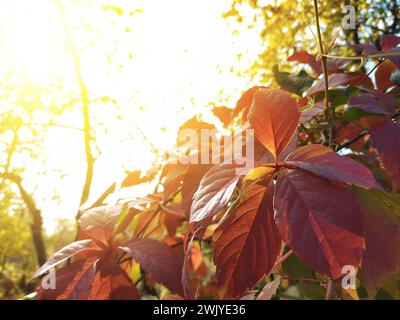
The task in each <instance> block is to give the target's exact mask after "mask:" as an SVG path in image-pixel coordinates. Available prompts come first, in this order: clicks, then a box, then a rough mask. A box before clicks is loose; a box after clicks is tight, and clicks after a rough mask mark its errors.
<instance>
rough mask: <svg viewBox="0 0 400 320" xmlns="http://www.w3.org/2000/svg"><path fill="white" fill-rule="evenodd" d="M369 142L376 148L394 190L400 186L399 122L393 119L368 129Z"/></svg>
mask: <svg viewBox="0 0 400 320" xmlns="http://www.w3.org/2000/svg"><path fill="white" fill-rule="evenodd" d="M370 137H371V143H372V145H373V146H374V147H375V148H377V149H378V153H379V158H380V160H381V162H382V165H383V167H384V168H385V169H386V170H387V172H388V173H389V174H390V176H391V178H392V182H393V187H394V189H395V190H398V189H399V188H400V124H398V123H396V122H393V121H390V120H389V121H386V122H385V123H383V124H381V125H379V126H376V127H375V128H373V129H372V130H371V131H370Z"/></svg>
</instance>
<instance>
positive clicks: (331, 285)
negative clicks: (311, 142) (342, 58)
mask: <svg viewBox="0 0 400 320" xmlns="http://www.w3.org/2000/svg"><path fill="white" fill-rule="evenodd" d="M314 12H315V24H316V27H317V35H318V46H319V53H320V55H321V60H322V72H323V73H324V84H325V117H326V121H327V122H328V124H329V123H331V125H330V132H329V147H331V146H332V140H333V131H334V126H335V123H334V120H335V110H331V108H330V106H329V81H328V66H327V59H328V57H327V56H326V54H325V50H324V46H323V44H322V36H321V27H320V24H319V12H318V1H317V0H314ZM330 112H331V113H332V119H331V118H330V115H329V113H330ZM334 294H335V284H334V282H333V281H332V280H329V282H328V288H327V290H326V295H325V299H326V300H332V299H333V297H334Z"/></svg>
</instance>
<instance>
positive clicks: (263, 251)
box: [214, 183, 281, 298]
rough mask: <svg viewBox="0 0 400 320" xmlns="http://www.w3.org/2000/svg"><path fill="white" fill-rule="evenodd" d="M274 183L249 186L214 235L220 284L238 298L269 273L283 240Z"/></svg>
mask: <svg viewBox="0 0 400 320" xmlns="http://www.w3.org/2000/svg"><path fill="white" fill-rule="evenodd" d="M272 197H273V183H270V184H269V186H268V189H266V188H265V187H263V186H260V185H254V186H253V187H252V188H250V189H249V190H248V191H247V193H246V195H245V198H244V199H243V202H242V203H241V204H240V205H239V207H238V208H237V209H236V210H235V211H234V212H233V213H232V214H231V215H230V216H229V217H228V218H227V220H226V221H225V222H224V223H222V224H221V225H220V226H219V227H218V228H217V229H216V231H215V234H214V244H215V245H214V262H215V265H216V267H217V271H216V272H217V286H218V287H219V291H220V292H221V295H222V296H223V297H224V298H235V297H238V296H240V295H242V294H243V293H245V292H246V291H247V290H248V289H250V288H252V287H253V286H254V285H255V284H256V283H257V282H258V281H259V280H260V279H261V278H262V277H263V276H264V275H267V274H268V273H269V272H270V271H271V269H272V267H273V265H274V263H275V261H276V259H277V257H278V254H279V252H280V248H281V239H280V235H279V232H278V230H277V227H276V225H275V221H274V219H273V209H272Z"/></svg>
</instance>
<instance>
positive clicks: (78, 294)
mask: <svg viewBox="0 0 400 320" xmlns="http://www.w3.org/2000/svg"><path fill="white" fill-rule="evenodd" d="M97 261H98V258H97V257H90V258H89V259H86V260H84V263H83V265H82V267H81V269H80V270H79V271H78V272H77V273H76V274H75V276H74V277H73V279H72V280H71V281H70V282H69V283H68V285H67V287H66V288H65V291H64V292H63V293H62V294H61V295H59V296H58V297H57V300H86V299H88V297H89V295H90V292H91V289H92V283H93V280H94V276H95V274H96V262H97Z"/></svg>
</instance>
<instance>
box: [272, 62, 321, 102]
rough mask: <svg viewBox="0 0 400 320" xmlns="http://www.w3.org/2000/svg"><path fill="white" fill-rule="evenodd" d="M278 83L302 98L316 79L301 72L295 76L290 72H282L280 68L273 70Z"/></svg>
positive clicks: (276, 67)
mask: <svg viewBox="0 0 400 320" xmlns="http://www.w3.org/2000/svg"><path fill="white" fill-rule="evenodd" d="M273 72H274V76H275V80H276V82H277V83H278V84H279V85H280V86H281V87H282V88H285V89H286V90H288V91H290V92H293V93H295V94H297V95H298V96H302V94H303V92H304V91H306V90H307V89H309V88H310V87H311V85H312V84H313V82H314V79H313V78H311V77H310V76H309V75H308V73H307V72H306V71H304V70H301V71H300V72H299V73H298V74H296V75H294V74H291V73H288V72H280V71H279V68H278V66H274V68H273Z"/></svg>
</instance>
